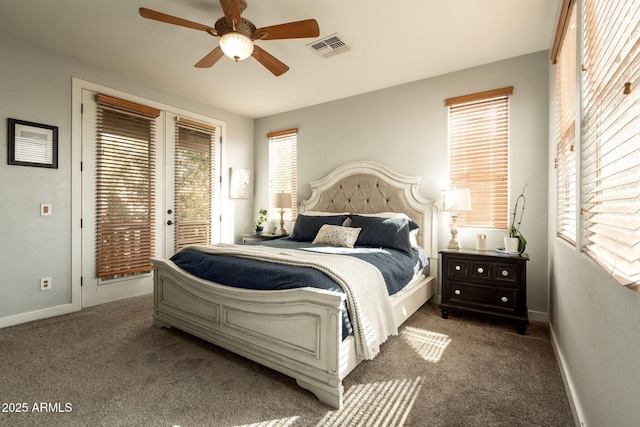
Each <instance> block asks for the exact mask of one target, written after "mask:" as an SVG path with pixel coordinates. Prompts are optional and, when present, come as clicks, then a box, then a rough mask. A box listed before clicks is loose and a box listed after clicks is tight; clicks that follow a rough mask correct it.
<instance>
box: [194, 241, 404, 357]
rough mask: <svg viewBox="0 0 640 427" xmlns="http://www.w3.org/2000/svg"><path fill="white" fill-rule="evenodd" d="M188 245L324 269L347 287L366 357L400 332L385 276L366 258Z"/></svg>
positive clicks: (358, 345)
mask: <svg viewBox="0 0 640 427" xmlns="http://www.w3.org/2000/svg"><path fill="white" fill-rule="evenodd" d="M185 249H193V250H197V251H199V252H204V253H209V254H214V255H224V256H237V257H241V258H251V259H257V260H262V261H269V262H273V263H277V264H285V265H295V266H301V267H311V268H315V269H316V270H319V271H322V272H323V273H324V274H326V275H327V276H329V277H330V278H331V279H333V280H334V281H335V282H336V283H337V284H339V285H340V286H341V287H342V289H344V292H345V294H346V297H347V306H348V308H349V316H350V319H351V324H352V326H353V333H354V337H355V342H356V353H357V355H358V356H359V357H362V358H364V359H373V358H374V357H375V356H376V355H377V354H378V353H379V352H380V345H381V344H382V343H384V342H385V341H386V340H387V338H388V337H389V336H390V335H397V334H398V325H397V324H396V321H395V317H394V315H393V308H392V307H391V300H390V299H389V293H388V291H387V287H386V285H385V282H384V278H383V277H382V274H381V273H380V271H379V270H378V269H377V268H376V267H374V266H372V265H371V264H369V263H368V262H366V261H362V260H360V259H357V258H354V257H349V256H340V255H328V254H316V253H309V252H307V251H300V250H296V249H280V248H273V247H268V246H257V245H256V246H254V245H251V246H245V245H231V244H225V243H220V244H217V245H212V246H201V245H194V246H189V247H187V248H185Z"/></svg>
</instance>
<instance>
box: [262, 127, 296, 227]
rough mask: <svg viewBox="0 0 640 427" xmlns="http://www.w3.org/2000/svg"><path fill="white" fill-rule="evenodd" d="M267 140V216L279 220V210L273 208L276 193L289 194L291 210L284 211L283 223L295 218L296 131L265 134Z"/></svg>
mask: <svg viewBox="0 0 640 427" xmlns="http://www.w3.org/2000/svg"><path fill="white" fill-rule="evenodd" d="M267 138H269V216H270V218H278V219H279V218H280V209H279V208H275V207H274V199H275V197H274V195H275V194H276V193H289V194H291V209H285V210H284V217H283V218H284V220H285V221H295V219H296V216H297V209H296V206H297V205H298V203H297V194H296V193H297V188H298V186H297V182H296V177H297V174H298V169H297V163H298V161H297V154H296V153H297V140H298V129H289V130H285V131H280V132H272V133H269V134H267Z"/></svg>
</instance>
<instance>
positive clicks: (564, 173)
mask: <svg viewBox="0 0 640 427" xmlns="http://www.w3.org/2000/svg"><path fill="white" fill-rule="evenodd" d="M566 19H567V22H566V25H563V26H562V27H563V28H564V31H565V33H564V36H563V37H562V42H561V43H560V46H559V48H558V53H557V55H556V57H555V61H556V65H557V67H556V126H557V129H556V135H557V136H556V137H557V154H556V155H557V157H556V164H555V167H556V176H557V215H556V219H557V223H556V234H557V236H558V237H560V238H562V239H564V240H566V241H568V242H570V243H572V244H575V243H576V230H577V224H576V215H577V211H576V191H577V189H576V185H577V184H576V150H575V144H576V72H577V71H576V31H577V29H576V7H575V3H571V4H570V10H568V11H567V15H566Z"/></svg>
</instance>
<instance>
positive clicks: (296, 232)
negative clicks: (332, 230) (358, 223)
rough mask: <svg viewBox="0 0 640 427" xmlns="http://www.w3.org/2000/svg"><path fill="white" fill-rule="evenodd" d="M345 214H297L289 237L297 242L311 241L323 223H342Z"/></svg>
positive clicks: (345, 217)
mask: <svg viewBox="0 0 640 427" xmlns="http://www.w3.org/2000/svg"><path fill="white" fill-rule="evenodd" d="M345 219H347V215H330V216H307V215H303V214H299V215H298V217H297V218H296V223H295V225H294V226H293V231H292V232H291V236H289V238H290V239H291V240H296V241H298V242H311V241H312V240H313V239H315V237H316V235H317V234H318V231H320V227H322V226H323V225H325V224H329V225H342V223H343V222H344V221H345Z"/></svg>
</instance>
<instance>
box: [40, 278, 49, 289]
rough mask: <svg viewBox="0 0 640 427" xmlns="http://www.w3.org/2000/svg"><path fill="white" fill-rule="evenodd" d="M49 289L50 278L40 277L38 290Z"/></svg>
mask: <svg viewBox="0 0 640 427" xmlns="http://www.w3.org/2000/svg"><path fill="white" fill-rule="evenodd" d="M49 289H51V277H42V278H41V279H40V290H41V291H48V290H49Z"/></svg>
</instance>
